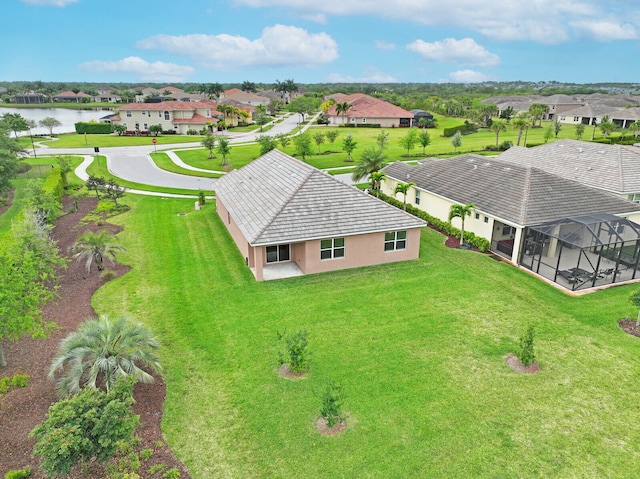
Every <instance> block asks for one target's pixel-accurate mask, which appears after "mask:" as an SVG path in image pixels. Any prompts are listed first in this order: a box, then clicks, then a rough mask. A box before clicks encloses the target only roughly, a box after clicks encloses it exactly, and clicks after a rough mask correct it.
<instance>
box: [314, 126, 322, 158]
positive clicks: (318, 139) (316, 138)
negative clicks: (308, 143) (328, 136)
mask: <svg viewBox="0 0 640 479" xmlns="http://www.w3.org/2000/svg"><path fill="white" fill-rule="evenodd" d="M324 139H325V134H324V132H322V131H318V132H316V133H315V134H314V135H313V141H315V142H316V145H318V155H319V154H320V145H322V144H323V143H324Z"/></svg>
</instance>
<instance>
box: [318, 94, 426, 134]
mask: <svg viewBox="0 0 640 479" xmlns="http://www.w3.org/2000/svg"><path fill="white" fill-rule="evenodd" d="M332 97H333V98H334V99H335V100H336V102H338V103H343V102H347V103H348V104H349V109H348V110H347V112H346V113H345V114H343V113H340V114H338V111H337V107H336V105H333V106H332V107H331V108H329V110H328V111H327V116H328V118H329V123H331V124H334V125H341V124H345V123H346V124H351V125H353V126H358V125H366V124H369V125H380V127H382V128H402V127H404V128H409V127H410V126H411V121H412V120H413V116H414V115H413V113H411V112H409V111H407V110H405V109H404V108H400V107H399V106H396V105H394V104H392V103H389V102H387V101H384V100H380V99H378V98H373V97H371V96H369V95H365V94H364V93H354V94H353V95H342V94H335V95H332Z"/></svg>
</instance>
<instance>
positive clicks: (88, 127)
mask: <svg viewBox="0 0 640 479" xmlns="http://www.w3.org/2000/svg"><path fill="white" fill-rule="evenodd" d="M75 127H76V133H78V134H80V135H82V134H83V133H88V134H93V135H109V134H111V124H109V123H97V122H94V121H92V122H84V121H79V122H78V123H76V124H75Z"/></svg>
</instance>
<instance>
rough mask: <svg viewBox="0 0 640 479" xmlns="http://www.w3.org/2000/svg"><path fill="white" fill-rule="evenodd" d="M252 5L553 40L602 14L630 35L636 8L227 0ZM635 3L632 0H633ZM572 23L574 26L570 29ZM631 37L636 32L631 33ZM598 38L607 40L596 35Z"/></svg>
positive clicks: (512, 0) (580, 0) (548, 1)
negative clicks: (631, 19) (374, 17)
mask: <svg viewBox="0 0 640 479" xmlns="http://www.w3.org/2000/svg"><path fill="white" fill-rule="evenodd" d="M231 1H232V2H233V3H235V4H238V5H244V6H249V7H254V8H274V7H284V8H285V9H286V10H287V11H288V12H291V13H292V14H293V15H297V16H302V17H305V18H308V19H314V18H316V19H318V21H322V22H326V17H327V16H356V15H360V16H378V17H383V18H385V19H393V20H399V21H408V22H415V23H419V24H423V25H428V26H434V27H439V28H449V27H454V28H468V29H472V30H474V31H476V32H479V33H481V34H483V35H485V36H487V37H489V38H494V39H498V40H533V41H536V42H540V43H546V44H553V43H560V42H564V41H567V40H569V39H571V38H576V37H580V36H581V34H582V33H583V28H582V27H581V25H580V22H599V21H601V20H602V19H603V18H607V19H608V21H609V22H610V24H611V27H612V28H613V29H614V31H621V32H622V33H623V35H617V38H620V39H627V38H629V37H628V36H627V35H629V30H630V29H631V28H633V29H634V31H635V30H637V28H639V25H640V23H638V22H640V21H639V20H636V23H635V26H633V24H631V25H630V24H629V18H632V17H634V15H635V16H636V18H637V16H638V14H639V13H640V11H639V10H638V7H637V6H635V5H634V4H633V3H632V2H624V1H620V0H527V1H522V0H501V1H499V2H487V1H481V0H456V2H454V3H453V4H452V3H450V2H443V1H442V0H367V1H363V0H323V1H322V2H310V1H308V0H231ZM634 3H635V2H634ZM574 27H575V28H574ZM633 38H636V37H633ZM598 39H608V38H604V37H600V36H599V37H598Z"/></svg>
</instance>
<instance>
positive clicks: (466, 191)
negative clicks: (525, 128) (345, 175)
mask: <svg viewBox="0 0 640 479" xmlns="http://www.w3.org/2000/svg"><path fill="white" fill-rule="evenodd" d="M420 163H421V164H419V165H417V166H411V165H407V164H405V163H392V164H391V165H388V166H387V167H385V168H384V171H385V173H386V174H387V176H388V177H389V178H393V179H396V180H400V181H403V182H407V181H412V182H414V183H415V184H416V187H418V188H419V189H422V190H425V191H428V192H430V193H433V194H436V195H438V196H441V197H443V198H446V199H448V200H449V201H453V202H456V203H460V204H468V203H473V204H474V205H475V206H476V208H477V210H478V211H481V212H483V213H486V214H488V215H491V216H493V217H495V218H499V219H501V220H506V221H509V222H511V223H513V224H516V225H520V226H527V225H534V224H539V223H544V222H547V221H553V220H557V219H561V218H566V217H568V216H580V215H587V214H593V213H612V214H623V213H625V214H626V213H630V212H637V211H640V205H637V204H635V203H631V202H629V201H626V200H623V199H620V198H618V197H616V196H613V195H610V194H608V193H604V192H601V191H598V190H594V189H592V188H589V187H587V186H584V185H582V184H580V183H578V182H575V181H571V180H567V179H565V178H561V177H559V176H556V175H552V174H550V173H547V172H545V171H543V170H541V169H538V168H532V167H523V166H517V165H514V164H512V163H508V162H504V161H499V160H497V159H496V158H486V157H482V156H477V155H463V156H458V157H455V158H448V159H427V160H422V161H421V162H420Z"/></svg>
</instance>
